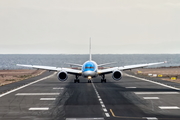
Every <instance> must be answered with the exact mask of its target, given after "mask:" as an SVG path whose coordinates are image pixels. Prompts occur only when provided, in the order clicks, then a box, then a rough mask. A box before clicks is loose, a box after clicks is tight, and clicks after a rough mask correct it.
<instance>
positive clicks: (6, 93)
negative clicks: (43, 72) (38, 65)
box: [0, 72, 56, 97]
mask: <svg viewBox="0 0 180 120" xmlns="http://www.w3.org/2000/svg"><path fill="white" fill-rule="evenodd" d="M55 74H56V72H54V73H53V74H52V75H49V76H47V77H44V78H41V79H39V80H36V81H33V82H31V83H28V84H26V85H23V86H21V87H18V88H16V89H13V90H10V91H8V92H5V93H3V94H1V95H0V97H3V96H5V95H8V94H10V93H12V92H15V91H17V90H20V89H22V88H25V87H27V86H29V85H32V84H34V83H37V82H40V81H42V80H45V79H47V78H50V77H52V76H53V75H55Z"/></svg>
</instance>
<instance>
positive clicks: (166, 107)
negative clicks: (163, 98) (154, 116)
mask: <svg viewBox="0 0 180 120" xmlns="http://www.w3.org/2000/svg"><path fill="white" fill-rule="evenodd" d="M159 108H160V109H180V108H179V107H177V106H159Z"/></svg>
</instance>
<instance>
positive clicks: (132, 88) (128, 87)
mask: <svg viewBox="0 0 180 120" xmlns="http://www.w3.org/2000/svg"><path fill="white" fill-rule="evenodd" d="M126 88H130V89H131V88H132V89H133V88H137V87H126Z"/></svg>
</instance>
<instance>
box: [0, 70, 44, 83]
mask: <svg viewBox="0 0 180 120" xmlns="http://www.w3.org/2000/svg"><path fill="white" fill-rule="evenodd" d="M43 72H45V70H34V69H19V70H0V86H2V85H6V84H10V83H13V82H17V81H20V80H25V79H28V78H31V77H34V76H38V75H40V74H42V73H43Z"/></svg>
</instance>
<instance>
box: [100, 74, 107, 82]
mask: <svg viewBox="0 0 180 120" xmlns="http://www.w3.org/2000/svg"><path fill="white" fill-rule="evenodd" d="M103 82H105V83H106V79H105V75H104V74H103V75H102V79H101V83H103Z"/></svg>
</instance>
